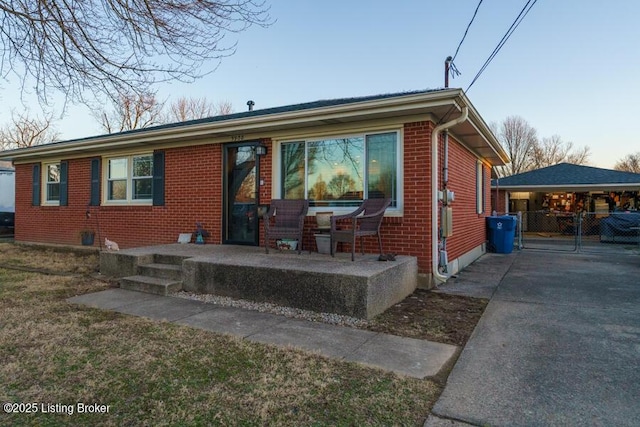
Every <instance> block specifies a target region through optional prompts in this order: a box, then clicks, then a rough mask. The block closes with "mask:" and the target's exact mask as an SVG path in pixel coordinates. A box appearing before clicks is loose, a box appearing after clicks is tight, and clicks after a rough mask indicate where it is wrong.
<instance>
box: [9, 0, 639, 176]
mask: <svg viewBox="0 0 640 427" xmlns="http://www.w3.org/2000/svg"><path fill="white" fill-rule="evenodd" d="M271 3H272V8H271V15H272V17H273V18H274V19H276V22H275V23H274V24H273V25H272V26H271V27H269V28H260V27H255V28H251V29H249V30H248V31H246V32H244V33H241V34H239V35H237V36H235V37H237V41H238V48H237V52H236V54H235V55H233V56H231V57H229V58H226V59H224V60H223V61H222V63H221V64H220V65H219V67H218V69H217V70H216V71H215V72H214V73H212V74H211V75H209V76H207V77H205V78H203V79H202V80H199V81H198V82H196V83H193V84H167V85H164V86H161V87H159V90H158V95H159V97H160V98H161V99H168V100H171V99H174V98H178V97H180V96H187V97H202V96H206V97H207V99H208V100H209V101H212V102H216V101H218V100H228V101H230V102H231V103H232V104H233V107H234V109H235V110H236V111H243V110H245V109H246V102H247V100H249V99H252V100H254V101H255V103H256V107H255V108H256V109H258V108H267V107H273V106H280V105H286V104H292V103H298V102H306V101H314V100H318V99H330V98H341V97H350V96H361V95H372V94H379V93H391V92H401V91H406V90H417V89H427V88H437V87H442V86H443V85H444V77H443V67H444V66H443V63H444V60H445V58H446V57H447V56H448V55H453V54H454V52H455V49H456V47H457V45H458V42H459V41H460V39H461V37H462V34H463V33H464V30H465V28H466V26H467V24H468V22H469V20H470V19H471V16H472V14H473V11H474V10H475V7H476V5H477V1H476V0H447V1H441V0H439V1H432V0H397V1H395V2H389V1H378V0H348V1H345V0H324V1H317V0H316V1H311V0H296V1H293V0H288V1H285V0H281V1H275V0H274V1H272V2H271ZM525 3H526V0H484V2H483V3H482V5H481V7H480V9H479V12H478V15H477V17H476V19H475V21H474V23H473V25H472V26H471V29H470V30H469V34H468V36H467V39H466V40H465V42H464V44H463V45H462V47H461V49H460V52H459V53H458V57H457V58H456V61H455V62H456V65H457V68H458V69H459V70H460V71H461V72H462V75H460V76H459V77H457V78H455V79H453V80H451V81H450V86H451V87H461V88H463V89H466V88H467V86H468V85H469V83H470V82H471V80H472V79H473V77H474V76H475V75H476V73H477V71H478V70H479V69H480V67H481V66H482V64H483V63H484V61H485V60H486V58H487V57H488V56H489V54H490V53H491V51H492V50H493V49H494V47H495V46H496V44H497V43H498V42H499V40H500V39H501V38H502V36H503V35H504V33H505V32H506V30H507V29H508V28H509V26H510V25H511V23H512V22H513V20H514V19H515V17H516V16H517V14H518V13H519V12H520V9H522V7H523V6H524V4H525ZM639 16H640V2H637V1H634V0H618V1H611V2H602V1H595V0H538V2H537V3H536V4H535V6H534V7H533V9H532V10H531V12H530V13H529V15H528V16H527V17H526V18H525V20H524V21H523V22H522V24H521V25H520V26H519V28H518V29H517V30H516V31H515V33H514V34H513V36H512V37H511V38H510V39H509V41H508V42H507V43H506V45H505V46H504V47H503V48H502V50H501V51H500V53H499V54H498V55H497V56H496V58H495V59H494V60H493V62H492V63H491V64H490V65H489V67H488V68H487V69H486V71H485V72H484V73H483V74H482V76H481V77H480V78H479V79H478V81H477V82H476V83H475V84H474V86H473V87H472V88H471V89H470V90H469V92H468V96H469V98H470V100H471V102H472V103H473V104H474V106H475V107H476V109H477V110H478V111H479V112H480V114H481V115H482V116H483V118H484V119H485V121H487V122H488V123H490V122H498V121H500V120H502V119H504V118H505V117H507V116H509V115H519V116H522V117H523V118H525V119H526V120H527V121H528V122H529V123H530V124H531V125H532V126H533V127H535V128H536V129H537V130H538V135H539V136H541V137H544V136H551V135H554V134H557V135H560V136H561V137H562V138H563V140H566V141H572V142H573V143H574V145H576V146H579V147H581V146H585V145H586V146H589V147H590V148H591V153H592V154H591V158H590V164H591V165H593V166H598V167H605V168H612V167H613V165H614V164H615V162H616V161H617V160H619V159H620V158H622V157H623V156H625V155H626V154H630V153H635V152H638V151H640V141H639V140H638V138H637V137H636V134H637V133H638V130H637V128H638V123H637V122H638V121H639V120H638V118H637V113H638V110H639V108H638V102H637V100H638V99H640V96H639V95H640V86H639V84H638V83H637V78H638V76H640V55H639V53H640V52H639V51H638V50H639V48H638V42H639V41H640V22H638V17H639ZM212 65H213V64H212ZM15 85H16V82H4V83H3V84H2V87H1V88H0V100H1V101H2V107H1V108H0V122H1V123H4V122H6V121H7V120H6V118H7V111H8V110H9V109H10V108H11V107H14V108H20V102H19V100H18V95H16V94H15V93H14V91H13V90H12V86H15ZM34 111H35V110H34ZM57 128H58V130H59V131H60V132H61V134H62V138H63V139H71V138H81V137H86V136H91V135H96V134H99V133H101V131H100V129H99V127H98V126H97V125H96V124H95V123H94V119H93V118H92V117H91V115H90V114H89V111H88V109H87V108H86V107H83V106H72V107H71V108H70V109H69V110H68V114H67V116H66V117H65V118H64V119H63V120H62V121H61V122H59V123H58V126H57Z"/></svg>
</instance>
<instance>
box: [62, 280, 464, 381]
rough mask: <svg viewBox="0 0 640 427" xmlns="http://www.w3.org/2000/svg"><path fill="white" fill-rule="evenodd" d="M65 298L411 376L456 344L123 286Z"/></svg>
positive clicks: (436, 366) (435, 368) (433, 370)
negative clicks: (399, 335)
mask: <svg viewBox="0 0 640 427" xmlns="http://www.w3.org/2000/svg"><path fill="white" fill-rule="evenodd" d="M68 301H69V302H71V303H74V304H83V305H88V306H91V307H96V308H100V309H104V310H113V311H117V312H120V313H125V314H130V315H134V316H143V317H147V318H150V319H154V320H158V321H168V322H173V323H177V324H181V325H187V326H191V327H195V328H200V329H204V330H207V331H211V332H215V333H221V334H230V335H234V336H237V337H242V338H244V339H247V340H249V341H253V342H258V343H263V344H269V345H275V346H279V347H289V346H293V347H297V348H300V349H303V350H308V351H311V352H315V353H318V354H320V355H323V356H326V357H332V358H338V359H343V360H348V361H353V362H357V363H362V364H365V365H368V366H373V367H377V368H380V369H384V370H388V371H392V372H395V373H397V374H400V375H405V376H409V377H414V378H426V377H432V376H435V375H436V374H438V372H439V371H440V370H441V369H442V367H443V366H444V365H445V364H446V363H447V362H448V361H449V360H450V359H451V357H452V356H453V355H454V354H455V353H456V350H457V347H456V346H452V345H448V344H440V343H434V342H429V341H425V340H418V339H413V338H402V337H397V336H394V335H388V334H382V333H376V332H370V331H365V330H359V329H354V328H348V327H342V326H334V325H328V324H325V323H316V322H310V321H305V320H297V319H290V318H287V317H283V316H277V315H274V314H267V313H260V312H256V311H251V310H243V309H239V308H231V307H221V306H217V305H214V304H207V303H203V302H200V301H193V300H186V299H181V298H174V297H164V296H158V295H152V294H145V293H140V292H134V291H126V290H123V289H108V290H106V291H102V292H96V293H93V294H85V295H80V296H77V297H73V298H70V299H68Z"/></svg>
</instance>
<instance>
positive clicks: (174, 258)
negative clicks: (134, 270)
mask: <svg viewBox="0 0 640 427" xmlns="http://www.w3.org/2000/svg"><path fill="white" fill-rule="evenodd" d="M187 258H189V257H185V256H180V255H163V254H154V255H153V262H154V263H156V264H173V265H182V261H184V260H185V259H187Z"/></svg>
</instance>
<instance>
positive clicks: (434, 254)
mask: <svg viewBox="0 0 640 427" xmlns="http://www.w3.org/2000/svg"><path fill="white" fill-rule="evenodd" d="M468 116H469V108H468V107H462V114H460V116H459V117H458V118H456V119H453V120H451V121H449V122H447V123H443V124H441V125H438V126H436V127H435V128H434V129H433V131H432V132H431V272H432V274H433V278H434V279H435V281H436V284H437V283H442V282H444V281H446V280H447V279H448V277H447V276H445V275H442V274H440V272H439V271H438V258H439V256H440V252H439V250H438V237H439V235H440V233H439V232H438V171H439V168H438V143H439V136H440V132H442V131H443V130H444V129H448V128H450V127H451V126H455V125H457V124H458V123H462V122H464V121H465V120H467V117H468Z"/></svg>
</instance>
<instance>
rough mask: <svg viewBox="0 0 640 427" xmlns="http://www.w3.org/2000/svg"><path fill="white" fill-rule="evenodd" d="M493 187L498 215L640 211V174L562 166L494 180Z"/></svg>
mask: <svg viewBox="0 0 640 427" xmlns="http://www.w3.org/2000/svg"><path fill="white" fill-rule="evenodd" d="M491 188H492V192H491V200H492V207H493V209H495V210H496V211H498V212H517V211H521V212H535V211H543V212H548V213H550V214H565V213H574V212H590V213H597V214H606V213H608V212H614V211H621V210H630V211H635V210H640V174H637V173H632V172H621V171H615V170H610V169H601V168H595V167H591V166H580V165H572V164H569V163H560V164H557V165H553V166H548V167H546V168H541V169H536V170H532V171H528V172H523V173H520V174H517V175H512V176H507V177H504V178H500V179H494V180H493V181H492V184H491Z"/></svg>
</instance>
